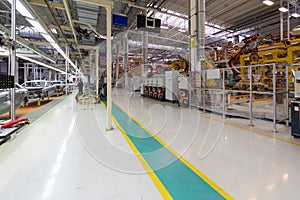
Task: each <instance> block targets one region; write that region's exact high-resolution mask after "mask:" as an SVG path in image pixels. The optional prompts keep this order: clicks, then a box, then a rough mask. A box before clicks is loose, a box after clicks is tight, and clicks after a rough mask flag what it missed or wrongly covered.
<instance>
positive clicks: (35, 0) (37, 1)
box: [27, 0, 65, 10]
mask: <svg viewBox="0 0 300 200" xmlns="http://www.w3.org/2000/svg"><path fill="white" fill-rule="evenodd" d="M27 2H28V3H29V4H30V5H35V6H43V7H47V4H46V3H45V1H43V0H27ZM49 4H50V5H51V6H52V8H56V9H60V10H65V7H64V4H61V3H57V2H49Z"/></svg>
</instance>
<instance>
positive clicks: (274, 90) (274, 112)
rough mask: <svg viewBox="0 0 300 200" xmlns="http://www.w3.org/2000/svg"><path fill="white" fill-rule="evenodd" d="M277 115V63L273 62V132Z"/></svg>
mask: <svg viewBox="0 0 300 200" xmlns="http://www.w3.org/2000/svg"><path fill="white" fill-rule="evenodd" d="M276 116H277V109H276V65H275V64H273V132H274V133H276V132H277V129H276Z"/></svg>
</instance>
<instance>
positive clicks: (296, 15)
mask: <svg viewBox="0 0 300 200" xmlns="http://www.w3.org/2000/svg"><path fill="white" fill-rule="evenodd" d="M291 15H292V17H295V18H298V17H300V15H299V14H298V13H293V14H291Z"/></svg>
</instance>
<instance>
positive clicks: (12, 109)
mask: <svg viewBox="0 0 300 200" xmlns="http://www.w3.org/2000/svg"><path fill="white" fill-rule="evenodd" d="M11 25H12V26H11V39H12V47H11V52H10V75H11V76H13V83H15V82H16V80H15V73H16V49H15V44H16V0H13V1H12V9H11ZM13 85H14V87H13V88H11V93H10V103H11V106H10V118H11V120H14V119H16V110H15V84H13Z"/></svg>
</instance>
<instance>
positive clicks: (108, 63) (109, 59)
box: [105, 6, 113, 131]
mask: <svg viewBox="0 0 300 200" xmlns="http://www.w3.org/2000/svg"><path fill="white" fill-rule="evenodd" d="M105 9H106V42H107V44H106V55H107V60H106V67H107V70H106V71H107V125H106V130H107V131H109V130H112V129H113V127H112V114H111V110H112V98H111V74H112V72H111V71H112V70H111V64H112V55H111V54H112V52H111V23H112V20H111V13H112V7H110V6H105Z"/></svg>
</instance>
